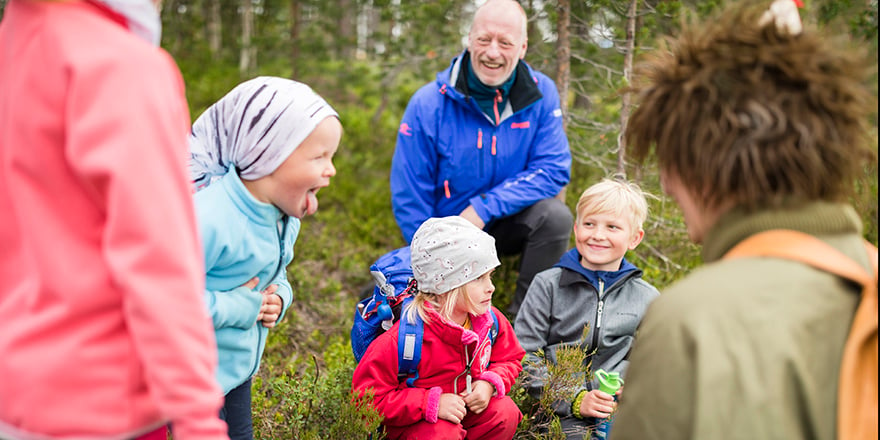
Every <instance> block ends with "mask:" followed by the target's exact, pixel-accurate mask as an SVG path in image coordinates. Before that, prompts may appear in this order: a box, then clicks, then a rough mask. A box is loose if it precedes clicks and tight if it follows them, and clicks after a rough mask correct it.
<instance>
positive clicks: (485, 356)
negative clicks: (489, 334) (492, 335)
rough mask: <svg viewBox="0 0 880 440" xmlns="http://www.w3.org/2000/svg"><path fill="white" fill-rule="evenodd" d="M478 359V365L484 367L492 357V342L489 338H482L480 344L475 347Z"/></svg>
mask: <svg viewBox="0 0 880 440" xmlns="http://www.w3.org/2000/svg"><path fill="white" fill-rule="evenodd" d="M477 350H478V352H477V354H478V356H479V357H478V359H479V360H480V366H481V367H482V368H486V366H488V365H489V359H491V358H492V342H491V341H490V340H489V338H486V339H483V341H482V342H481V343H480V346H479V347H478V348H477Z"/></svg>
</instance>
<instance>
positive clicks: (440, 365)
mask: <svg viewBox="0 0 880 440" xmlns="http://www.w3.org/2000/svg"><path fill="white" fill-rule="evenodd" d="M410 249H411V254H412V268H413V277H414V278H415V280H416V283H417V284H418V293H417V294H416V296H415V298H414V299H413V300H412V302H411V303H410V304H409V305H408V306H407V307H406V308H405V309H404V312H403V314H402V317H401V318H400V321H399V322H397V323H395V324H394V326H392V327H391V329H390V330H388V331H386V332H385V333H383V334H382V335H380V336H379V337H378V338H376V340H374V341H373V342H372V343H371V344H370V346H369V348H368V349H367V351H366V353H365V354H364V357H363V358H362V359H361V361H360V362H359V363H358V366H357V368H356V369H355V372H354V377H353V379H352V385H353V389H354V390H356V391H359V392H365V391H367V390H372V392H373V393H374V405H375V406H376V407H377V409H378V410H379V411H380V412H381V413H382V414H383V415H384V416H385V419H384V421H383V425H384V429H385V434H386V435H387V438H389V439H392V440H393V439H399V438H465V437H467V438H469V439H487V440H488V439H511V438H513V435H514V433H515V432H516V427H517V425H518V424H519V421H520V419H522V413H521V412H520V411H519V408H517V406H516V404H515V403H514V402H513V400H512V399H511V398H510V397H509V396H507V395H506V394H507V392H508V391H509V390H510V387H511V386H512V385H513V383H514V381H515V380H516V378H517V376H518V375H519V373H520V371H522V365H521V361H522V358H523V356H524V355H525V351H524V350H523V349H522V347H520V345H519V342H518V341H517V339H516V336H514V333H513V328H512V327H511V325H510V322H509V321H508V320H507V319H506V318H505V317H504V315H502V314H501V312H499V311H498V309H495V308H494V307H492V294H493V293H494V292H495V286H494V285H492V272H493V271H494V269H495V267H497V266H498V265H499V264H500V263H499V261H498V256H497V253H496V251H495V239H494V238H492V236H491V235H489V234H487V233H485V232H483V231H482V230H480V229H479V228H477V227H476V226H474V225H473V224H472V223H470V222H469V221H467V220H465V219H464V218H462V217H459V216H452V217H442V218H431V219H428V220H427V221H425V222H424V223H422V225H421V226H420V227H419V229H418V230H417V231H416V233H415V235H413V240H412V243H411V244H410ZM493 314H494V315H495V316H494V317H493V316H492V315H493ZM419 319H420V320H421V321H422V322H423V323H424V324H423V334H422V341H421V360H420V362H419V364H418V368H417V374H416V375H415V377H410V378H409V379H411V380H405V381H403V382H402V380H403V379H406V378H399V377H398V368H399V366H398V364H399V360H398V343H399V342H398V339H399V328H400V323H401V322H404V321H406V322H408V323H410V324H412V323H415V322H416V320H419ZM496 320H497V326H496V325H494V322H495V321H496ZM495 331H497V334H496V335H494V336H493V335H492V334H490V332H492V333H494V332H495ZM493 338H494V341H493ZM404 382H405V385H404Z"/></svg>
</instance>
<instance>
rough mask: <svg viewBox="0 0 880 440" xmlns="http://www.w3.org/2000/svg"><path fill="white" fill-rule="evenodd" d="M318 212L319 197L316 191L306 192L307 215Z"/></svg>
mask: <svg viewBox="0 0 880 440" xmlns="http://www.w3.org/2000/svg"><path fill="white" fill-rule="evenodd" d="M316 212H318V197H317V196H316V195H315V192H314V191H308V192H306V215H314V214H315V213H316Z"/></svg>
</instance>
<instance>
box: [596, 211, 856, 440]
mask: <svg viewBox="0 0 880 440" xmlns="http://www.w3.org/2000/svg"><path fill="white" fill-rule="evenodd" d="M777 228H786V229H794V230H798V231H801V232H806V233H809V234H812V235H815V236H817V237H818V238H820V239H822V240H824V241H826V242H827V243H829V244H830V245H832V246H834V247H835V248H837V249H839V250H840V251H841V252H843V253H844V254H846V255H848V256H850V257H851V258H853V259H855V260H856V262H858V263H859V264H861V265H863V266H864V267H866V268H867V267H869V266H868V259H867V256H866V255H865V251H864V247H863V244H862V241H861V239H862V237H861V221H860V220H859V217H858V215H857V214H856V212H855V211H854V210H853V209H852V208H851V207H850V206H847V205H842V204H831V203H813V204H809V205H806V206H801V207H798V208H791V209H786V210H774V211H765V212H758V213H753V214H749V215H747V214H744V213H743V212H740V211H736V210H734V211H732V212H730V213H728V214H726V215H724V216H722V218H721V219H720V220H719V222H718V223H717V224H716V225H715V226H714V227H713V228H712V229H711V230H710V231H709V233H708V234H707V236H706V239H705V240H704V247H703V261H704V262H705V263H706V264H705V265H704V266H702V267H700V268H699V269H696V270H694V271H693V272H692V273H690V274H689V275H688V276H686V277H685V278H684V279H682V280H681V281H679V282H677V283H676V284H674V285H673V286H671V287H669V288H667V289H666V290H664V293H663V294H662V295H661V296H660V297H659V298H657V299H656V300H655V301H654V302H653V303H652V304H651V306H650V307H649V308H648V312H647V314H646V316H645V318H644V320H643V321H642V324H641V327H640V329H639V333H638V336H637V337H636V341H635V343H634V346H633V352H632V353H631V356H630V369H629V373H628V376H627V381H626V385H625V388H626V389H625V390H624V391H625V392H624V393H623V395H622V396H621V401H620V407H619V410H618V413H617V415H616V416H615V423H614V431H613V434H614V440H651V439H662V440H686V439H707V440H723V439H749V440H754V439H760V440H771V439H779V440H790V439H798V440H800V439H834V438H835V432H836V410H837V404H836V396H837V381H838V376H839V372H840V360H841V356H842V353H843V344H844V341H845V339H846V336H847V333H848V330H849V327H850V323H851V321H852V317H853V313H854V312H855V308H856V305H857V303H858V298H859V292H860V291H861V289H860V288H859V287H858V286H853V285H851V284H849V283H847V282H845V281H843V280H842V279H840V278H837V277H835V276H833V275H830V274H827V273H825V272H821V271H818V270H816V269H813V268H811V267H809V266H806V265H805V264H802V263H798V262H794V261H788V260H781V259H776V258H757V257H755V258H741V259H735V260H724V261H719V260H720V259H721V257H722V256H723V255H724V253H726V252H727V251H728V250H729V249H730V248H731V247H733V246H734V245H735V244H737V243H738V242H740V241H742V240H743V239H745V238H746V237H748V236H751V235H753V234H755V233H758V232H761V231H765V230H768V229H777Z"/></svg>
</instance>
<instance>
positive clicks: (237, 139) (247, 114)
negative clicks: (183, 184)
mask: <svg viewBox="0 0 880 440" xmlns="http://www.w3.org/2000/svg"><path fill="white" fill-rule="evenodd" d="M330 116H334V117H339V115H338V114H337V113H336V111H335V110H333V108H332V107H330V105H329V104H327V101H325V100H324V99H323V98H321V97H320V96H318V94H317V93H315V92H314V91H313V90H312V89H311V88H310V87H309V86H307V85H305V84H303V83H300V82H296V81H292V80H289V79H286V78H278V77H271V76H261V77H257V78H254V79H251V80H248V81H245V82H243V83H241V84H239V85H238V86H236V87H235V88H234V89H232V91H230V92H229V93H227V94H226V96H224V97H223V98H221V99H220V100H219V101H217V102H216V103H214V105H212V106H211V107H209V108H208V109H207V110H205V112H204V113H202V115H201V116H199V118H198V119H196V122H195V123H193V127H192V133H191V134H190V138H189V149H190V161H189V170H190V178H191V179H192V181H193V186H194V188H195V190H196V191H198V190H200V189H202V188H204V187H206V186H208V185H210V184H211V182H212V181H213V180H216V179H218V178H220V177H222V176H223V175H224V174H226V172H227V171H228V170H229V169H230V168H231V167H236V168H237V169H238V173H239V176H240V177H241V178H243V179H248V180H254V179H259V178H260V177H265V176H267V175H269V174H271V173H272V172H273V171H275V169H276V168H278V166H279V165H281V163H282V162H284V160H285V159H287V157H288V156H290V153H292V152H293V150H295V149H296V147H298V146H299V145H300V144H301V143H302V141H303V140H305V138H306V137H308V135H309V134H310V133H311V132H312V131H314V129H315V127H317V126H318V123H320V122H321V121H323V120H324V119H325V118H327V117H330Z"/></svg>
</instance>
